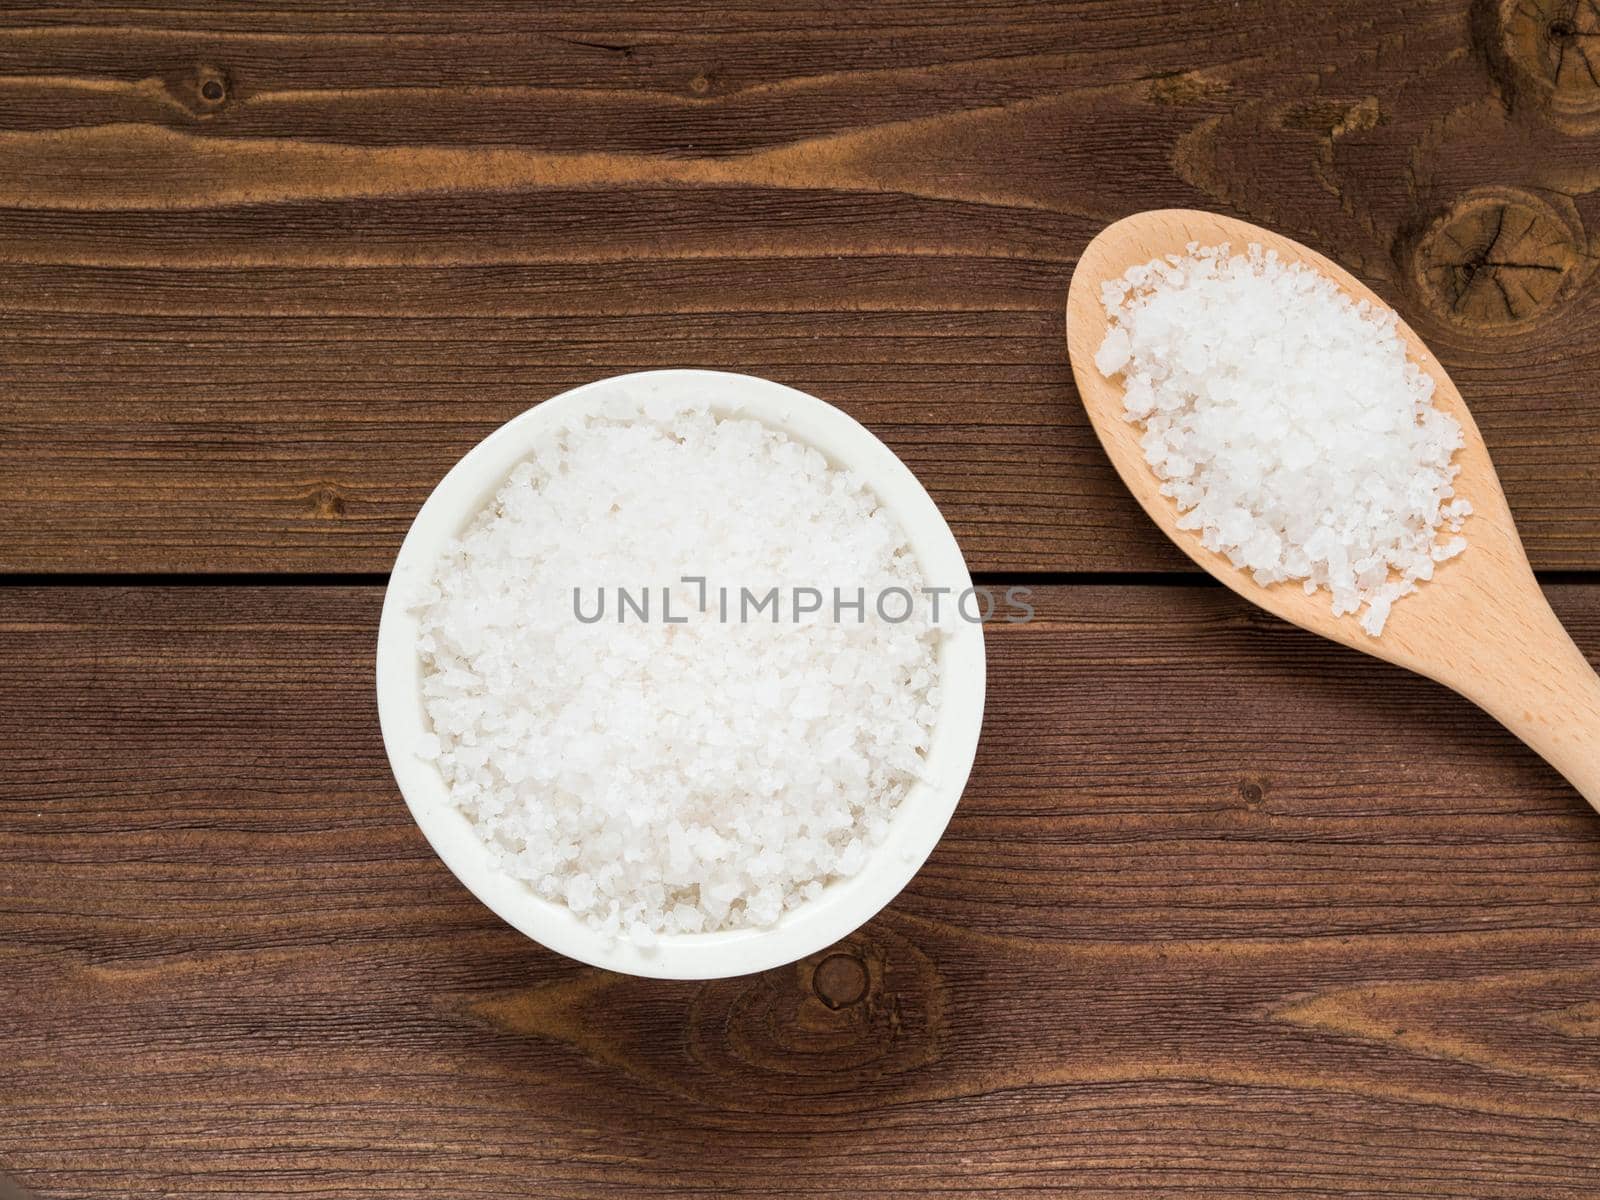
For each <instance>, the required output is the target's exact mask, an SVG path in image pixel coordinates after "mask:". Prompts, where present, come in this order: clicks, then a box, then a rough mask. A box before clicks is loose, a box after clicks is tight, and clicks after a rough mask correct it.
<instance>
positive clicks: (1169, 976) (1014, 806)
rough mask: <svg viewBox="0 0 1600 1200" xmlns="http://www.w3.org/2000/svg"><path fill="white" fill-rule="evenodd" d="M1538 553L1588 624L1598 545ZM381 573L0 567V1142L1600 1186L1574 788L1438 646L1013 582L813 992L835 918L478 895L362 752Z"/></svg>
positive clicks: (216, 1188) (142, 1178)
mask: <svg viewBox="0 0 1600 1200" xmlns="http://www.w3.org/2000/svg"><path fill="white" fill-rule="evenodd" d="M1552 596H1553V601H1554V603H1555V605H1556V607H1557V609H1558V610H1559V611H1560V612H1561V614H1562V616H1563V617H1564V618H1565V619H1566V620H1567V622H1568V623H1569V625H1570V627H1571V628H1572V630H1573V632H1574V634H1575V636H1576V637H1577V639H1578V640H1579V642H1580V643H1581V644H1582V645H1583V646H1584V647H1585V648H1586V649H1587V650H1588V652H1589V653H1590V654H1591V656H1595V657H1600V590H1597V589H1592V588H1582V587H1562V588H1556V589H1553V592H1552ZM379 600H380V594H379V592H378V591H377V590H376V589H362V588H356V587H344V588H330V589H320V588H268V589H259V588H169V589H139V588H108V589H90V588H57V589H52V588H43V589H19V588H12V589H4V590H0V675H3V677H4V678H5V679H6V680H8V681H9V684H8V686H7V687H5V688H4V689H0V1009H3V1011H4V1012H5V1013H6V1017H7V1019H6V1020H5V1021H4V1022H0V1096H3V1097H4V1106H5V1114H6V1116H5V1120H4V1121H3V1122H0V1169H5V1170H9V1171H11V1172H14V1173H15V1174H17V1175H18V1176H19V1177H20V1178H21V1179H22V1180H23V1182H25V1183H27V1184H29V1185H31V1186H33V1187H35V1188H37V1189H39V1190H40V1191H41V1192H43V1193H44V1194H45V1195H47V1196H75V1197H91V1196H108V1197H109V1196H116V1197H146V1196H148V1197H155V1196H177V1195H185V1196H186V1195H200V1194H226V1195H229V1196H238V1197H272V1196H287V1195H296V1194H305V1193H313V1192H314V1193H315V1194H317V1195H320V1196H327V1197H335V1198H352V1200H353V1198H357V1197H369V1196H377V1195H420V1194H426V1193H430V1192H441V1193H447V1194H449V1195H452V1196H463V1197H495V1196H512V1195H516V1196H525V1195H534V1194H537V1195H540V1196H555V1197H592V1196H594V1195H598V1194H624V1195H684V1196H687V1195H697V1196H699V1195H711V1194H717V1193H722V1194H738V1195H752V1196H779V1195H796V1194H803V1195H824V1194H838V1193H843V1192H846V1191H849V1192H853V1193H856V1194H861V1195H870V1196H894V1195H899V1196H911V1195H928V1194H932V1193H939V1194H948V1195H952V1196H976V1195H979V1194H983V1195H996V1194H1002V1193H1003V1194H1007V1195H1016V1196H1034V1195H1037V1196H1044V1195H1059V1194H1063V1193H1068V1194H1072V1195H1075V1196H1082V1197H1090V1198H1097V1200H1099V1198H1104V1200H1110V1198H1112V1197H1123V1196H1127V1195H1141V1196H1144V1195H1149V1196H1157V1195H1159V1196H1164V1197H1193V1198H1194V1200H1209V1198H1211V1197H1217V1196H1243V1195H1252V1196H1283V1197H1287V1196H1290V1195H1293V1196H1295V1197H1296V1198H1297V1200H1321V1198H1327V1200H1334V1198H1338V1200H1354V1198H1356V1197H1362V1198H1366V1197H1380V1196H1381V1197H1401V1196H1407V1197H1451V1198H1455V1200H1463V1198H1468V1197H1473V1198H1478V1197H1481V1198H1483V1200H1520V1198H1527V1200H1589V1198H1591V1197H1592V1196H1593V1195H1594V1179H1595V1178H1596V1172H1597V1171H1600V1150H1597V1146H1600V1140H1597V1139H1600V1049H1597V1047H1600V1043H1597V1042H1596V1037H1595V1034H1596V1029H1597V1025H1596V1022H1597V1019H1600V1012H1597V1009H1596V1004H1595V996H1596V995H1597V994H1600V992H1597V989H1600V933H1597V930H1600V817H1596V815H1595V814H1594V813H1593V812H1592V811H1590V810H1589V809H1588V807H1587V806H1586V805H1585V804H1584V803H1583V802H1582V801H1581V800H1580V799H1579V798H1578V797H1577V796H1576V795H1575V794H1573V793H1572V792H1571V791H1569V790H1568V789H1567V788H1566V787H1565V786H1564V785H1563V784H1562V783H1561V782H1560V780H1559V779H1557V778H1556V777H1555V776H1554V775H1553V774H1552V773H1551V772H1550V771H1549V770H1548V769H1546V768H1545V767H1544V766H1543V765H1542V764H1541V763H1539V762H1538V761H1537V760H1535V759H1534V758H1533V757H1532V756H1531V755H1530V754H1528V753H1527V752H1526V751H1524V750H1522V749H1521V748H1520V747H1519V746H1518V745H1517V744H1515V743H1514V742H1512V741H1511V740H1510V739H1509V738H1508V736H1507V735H1505V734H1504V733H1503V732H1501V731H1500V730H1499V729H1498V728H1497V727H1496V726H1494V725H1493V724H1492V723H1491V722H1490V721H1488V719H1487V718H1485V717H1483V716H1481V715H1480V714H1478V713H1477V712H1476V711H1475V710H1473V709H1471V708H1470V707H1469V706H1467V705H1466V704H1465V703H1463V702H1461V701H1459V700H1458V699H1456V698H1455V697H1453V696H1451V695H1450V694H1448V693H1446V692H1443V691H1442V690H1440V689H1438V688H1435V687H1433V686H1432V685H1430V684H1427V683H1425V682H1424V681H1421V680H1419V679H1416V678H1414V677H1411V676H1407V675H1404V674H1402V673H1400V672H1398V671H1396V670H1394V669H1392V668H1389V667H1387V666H1385V665H1384V664H1381V663H1378V662H1376V661H1374V660H1371V659H1367V658H1364V657H1362V656H1358V655H1355V654H1351V653H1348V652H1345V651H1342V650H1340V649H1338V648H1336V647H1333V646H1331V645H1329V644H1326V643H1323V642H1320V641H1318V640H1316V639H1314V638H1311V637H1310V636H1308V635H1305V634H1303V633H1300V632H1299V631H1297V630H1294V629H1292V628H1288V627H1285V626H1282V625H1280V624H1277V623H1275V622H1272V621H1270V620H1269V619H1267V618H1265V617H1263V616H1261V615H1259V614H1257V613H1256V612H1254V611H1251V610H1248V609H1246V608H1245V607H1243V606H1242V604H1241V603H1240V602H1239V601H1237V600H1236V599H1234V598H1233V597H1231V595H1229V594H1228V593H1226V592H1223V591H1222V590H1220V589H1216V588H1187V587H1170V588H1162V587H1157V588H1127V587H1123V588H1107V587H1089V588H1071V589H1045V590H1041V592H1040V593H1039V594H1038V596H1037V597H1036V600H1037V602H1038V604H1039V619H1038V620H1037V621H1036V622H1035V623H1033V624H1031V625H1027V626H1016V627H1006V626H996V627H994V628H993V629H992V630H991V637H990V663H991V679H990V697H991V699H990V705H989V710H988V715H987V720H986V729H985V740H984V742H983V746H982V749H981V752H980V755H979V760H978V764H977V769H976V772H975V774H974V777H973V781H972V784H971V787H970V788H969V790H968V793H967V795H966V797H965V798H964V800H963V802H962V805H961V808H960V809H959V811H958V813H957V815H956V818H955V820H954V823H953V824H952V826H951V828H950V831H949V833H948V834H947V836H946V838H945V839H944V841H943V842H942V843H941V845H940V847H939V848H938V850H937V851H936V852H935V854H934V856H933V858H932V860H931V861H930V862H929V864H928V866H927V867H926V868H925V869H924V870H923V871H922V872H921V873H920V874H919V875H918V876H917V878H916V879H915V881H914V882H913V883H912V885H911V887H910V888H909V889H908V891H907V892H906V893H905V894H904V895H903V896H902V897H901V898H900V899H899V900H898V901H897V902H896V903H895V904H894V905H893V906H891V908H890V909H889V910H888V911H887V912H886V913H885V914H884V915H883V916H882V917H880V918H879V919H878V920H876V921H874V922H872V923H871V924H870V925H869V926H868V927H867V928H866V929H865V930H864V931H862V932H861V933H860V934H858V935H856V936H855V937H852V938H851V939H848V940H847V941H846V942H845V943H842V944H841V946H840V947H839V948H837V951H836V953H838V954H842V955H844V956H846V957H845V958H844V959H843V960H839V961H836V962H834V963H833V965H832V966H831V967H830V968H829V969H828V970H829V971H831V972H835V973H841V972H842V973H845V974H848V973H850V972H861V971H864V972H865V976H866V980H867V985H866V997H865V998H864V999H863V1000H861V1001H859V1002H857V1003H842V1002H840V993H838V992H830V991H829V989H830V988H831V987H834V985H833V984H831V983H829V982H828V980H829V979H830V978H832V976H830V975H829V974H828V972H824V971H822V969H821V968H822V959H824V958H826V957H828V956H826V955H823V956H817V958H814V959H812V960H810V961H808V962H806V963H802V964H800V965H798V966H796V967H793V968H785V969H782V970H777V971H772V972H767V973H765V974H763V975H758V976H755V977H752V978H748V979H741V980H733V981H728V982H724V983H711V984H704V985H694V984H667V983H655V982H647V981H637V980H629V979H625V978H621V977H617V976H611V975H606V974H604V973H600V972H595V971H591V970H587V969H583V968H579V967H577V966H575V965H573V964H570V963H567V962H564V961H562V960H560V959H558V958H556V957H555V956H553V955H551V954H549V953H546V952H544V951H542V950H540V949H539V948H537V947H536V946H534V945H532V944H530V943H528V942H526V941H525V940H523V939H521V938H520V937H519V936H517V935H515V934H513V933H511V932H510V931H509V930H507V929H505V928H504V927H502V926H501V925H500V924H499V923H498V921H497V920H496V919H495V918H493V917H492V916H491V915H489V914H488V913H487V911H485V910H484V909H482V908H481V907H480V906H478V905H477V903H476V902H475V901H473V900H472V899H471V897H470V896H468V895H467V894H466V892H465V891H464V890H463V889H462V888H460V887H459V886H458V885H457V884H456V883H455V882H454V881H453V880H452V878H451V877H450V876H449V875H448V873H447V872H446V871H445V870H444V868H443V867H442V866H441V865H440V864H439V863H438V862H437V860H435V859H434V858H433V856H432V855H431V853H430V852H429V850H428V849H427V847H426V845H425V844H424V843H423V841H422V839H421V838H420V836H419V835H418V834H417V833H416V831H415V830H414V828H413V827H412V826H411V824H410V823H409V820H408V818H407V816H406V813H405V809H404V807H403V805H402V803H401V802H400V800H399V798H398V796H397V795H396V794H395V792H394V789H393V786H392V784H391V782H390V779H389V775H388V771H387V768H386V765H385V762H384V759H383V754H382V749H381V745H380V741H379V737H378V732H377V727H376V716H375V712H374V706H373V698H372V697H373V682H372V673H371V666H370V659H371V654H372V646H373V640H374V631H375V624H376V620H377V615H378V606H379ZM857 979H858V980H859V976H857ZM846 982H848V980H847V981H846ZM819 987H820V988H821V989H822V994H827V995H829V996H830V998H831V999H833V1000H834V1001H835V1002H836V1003H839V1007H830V1006H829V1005H828V1004H826V1003H824V1002H823V1000H822V999H821V998H820V995H819V992H818V988H819Z"/></svg>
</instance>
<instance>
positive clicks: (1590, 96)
mask: <svg viewBox="0 0 1600 1200" xmlns="http://www.w3.org/2000/svg"><path fill="white" fill-rule="evenodd" d="M1499 41H1500V44H1499V46H1498V49H1499V51H1500V53H1501V54H1503V55H1504V59H1505V61H1504V64H1503V65H1504V67H1505V68H1506V70H1507V71H1508V72H1509V78H1508V79H1507V80H1506V82H1508V83H1509V84H1511V87H1512V92H1513V95H1514V96H1516V97H1517V98H1518V99H1519V100H1520V99H1527V100H1529V101H1531V102H1532V103H1534V104H1536V105H1537V106H1538V107H1539V108H1540V109H1542V110H1543V111H1544V113H1545V115H1546V116H1547V117H1549V118H1550V119H1551V120H1552V121H1553V122H1554V123H1555V124H1557V125H1559V126H1561V127H1562V128H1563V129H1566V130H1568V131H1569V132H1573V133H1581V132H1586V131H1590V130H1594V129H1596V128H1600V7H1597V6H1596V5H1595V4H1592V3H1588V2H1587V0H1500V4H1499Z"/></svg>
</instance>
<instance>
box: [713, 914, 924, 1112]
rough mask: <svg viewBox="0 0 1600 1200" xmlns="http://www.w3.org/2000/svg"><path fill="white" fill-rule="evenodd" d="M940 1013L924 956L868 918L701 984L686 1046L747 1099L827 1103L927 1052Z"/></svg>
mask: <svg viewBox="0 0 1600 1200" xmlns="http://www.w3.org/2000/svg"><path fill="white" fill-rule="evenodd" d="M944 1020H945V1017H944V988H943V985H942V983H941V981H940V978H939V974H938V971H937V969H936V967H935V966H934V964H933V962H932V960H931V959H930V958H929V957H928V956H927V955H926V954H925V953H923V951H922V950H921V949H920V948H918V947H917V946H916V945H915V944H913V943H912V942H911V941H910V940H908V939H906V938H904V937H901V936H899V935H897V934H895V933H894V932H893V931H891V930H888V929H886V928H882V927H879V926H876V925H875V926H873V927H871V928H869V929H866V930H861V931H858V932H857V933H855V934H853V935H851V937H850V938H848V939H847V940H846V941H844V942H841V943H839V944H838V945H836V946H833V947H830V948H829V949H827V950H824V951H822V952H821V953H820V954H814V955H812V956H811V957H809V958H806V959H802V960H801V961H800V962H797V963H794V964H793V965H792V966H788V967H780V968H778V969H777V970H773V971H767V972H764V973H763V974H760V975H756V976H750V977H745V978H741V979H733V980H725V981H714V982H712V983H709V984H707V985H706V986H705V988H704V989H703V990H702V991H701V993H700V994H699V995H698V996H697V997H696V1001H695V1019H694V1021H693V1022H692V1023H691V1026H690V1037H689V1044H688V1047H689V1052H690V1054H691V1056H692V1057H693V1059H694V1060H695V1062H696V1064H697V1066H698V1068H699V1069H700V1070H701V1071H703V1072H704V1073H705V1074H706V1076H707V1077H708V1078H711V1079H716V1080H719V1081H721V1086H722V1087H724V1088H725V1089H726V1090H729V1091H737V1092H738V1093H739V1094H740V1095H741V1096H743V1097H744V1099H745V1102H746V1103H751V1102H753V1101H754V1099H755V1094H756V1093H759V1094H764V1095H770V1097H771V1099H772V1102H773V1103H774V1104H777V1105H780V1106H781V1107H782V1108H783V1109H784V1111H791V1112H792V1111H830V1110H831V1109H832V1108H833V1107H835V1106H836V1105H837V1104H838V1102H839V1099H840V1097H842V1096H847V1095H854V1094H856V1093H858V1092H859V1089H860V1088H861V1087H862V1086H864V1085H866V1084H868V1083H870V1082H872V1081H875V1080H877V1081H884V1080H887V1079H890V1078H903V1077H905V1076H907V1075H908V1074H914V1073H915V1072H916V1071H917V1070H918V1069H919V1068H921V1067H923V1066H925V1065H926V1064H927V1063H929V1062H931V1061H933V1060H935V1059H936V1058H937V1057H938V1053H939V1046H940V1044H941V1042H942V1040H943V1031H944Z"/></svg>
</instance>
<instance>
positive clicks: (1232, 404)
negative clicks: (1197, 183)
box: [1095, 244, 1472, 637]
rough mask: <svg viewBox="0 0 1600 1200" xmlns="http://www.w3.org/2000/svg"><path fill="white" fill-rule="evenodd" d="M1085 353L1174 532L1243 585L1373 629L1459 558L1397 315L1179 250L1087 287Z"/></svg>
mask: <svg viewBox="0 0 1600 1200" xmlns="http://www.w3.org/2000/svg"><path fill="white" fill-rule="evenodd" d="M1101 300H1102V302H1103V304H1104V305H1105V310H1106V314H1107V316H1108V317H1109V319H1110V325H1109V328H1108V330H1107V332H1106V335H1105V338H1104V340H1103V341H1102V343H1101V345H1100V348H1099V351H1098V353H1097V354H1096V355H1095V366H1096V367H1097V368H1098V369H1099V370H1100V372H1101V374H1103V375H1105V376H1107V377H1108V378H1117V377H1119V376H1120V377H1121V379H1122V382H1123V389H1124V405H1125V413H1124V415H1125V417H1126V419H1127V420H1129V421H1132V422H1136V423H1138V424H1139V425H1140V426H1141V427H1142V429H1143V437H1142V438H1141V440H1140V448H1141V449H1142V450H1143V452H1144V457H1145V461H1146V462H1148V463H1149V464H1150V466H1151V468H1152V469H1153V470H1154V471H1155V473H1156V475H1157V477H1158V478H1160V479H1161V480H1162V484H1161V491H1162V493H1163V494H1164V495H1167V496H1170V497H1172V499H1173V500H1174V501H1176V503H1177V506H1178V510H1179V513H1180V516H1179V518H1178V526H1179V528H1181V529H1188V530H1194V531H1196V532H1197V533H1198V534H1199V535H1200V540H1201V543H1202V544H1203V545H1205V546H1206V547H1207V548H1208V549H1210V550H1214V551H1218V552H1220V553H1222V554H1225V555H1226V556H1227V557H1228V559H1229V561H1231V562H1232V563H1233V565H1234V566H1236V567H1242V568H1244V569H1246V570H1248V571H1250V573H1251V574H1252V575H1253V576H1254V578H1255V580H1256V582H1258V583H1261V584H1273V583H1279V582H1283V581H1285V580H1299V581H1302V582H1303V585H1304V587H1305V590H1306V593H1307V594H1308V595H1311V594H1314V593H1315V592H1316V591H1317V590H1318V589H1319V588H1325V589H1327V590H1328V591H1329V592H1330V593H1332V606H1333V613H1334V615H1335V616H1340V615H1343V614H1346V613H1354V612H1358V611H1360V610H1361V609H1363V608H1365V612H1363V613H1362V615H1361V618H1360V624H1361V628H1362V629H1363V630H1365V631H1366V632H1367V633H1368V634H1369V635H1371V636H1373V637H1377V636H1379V635H1381V634H1382V632H1383V627H1384V624H1385V622H1386V621H1387V620H1388V616H1389V611H1390V609H1391V608H1392V606H1393V605H1394V603H1395V601H1396V600H1398V599H1400V598H1401V597H1402V596H1406V595H1409V594H1410V593H1412V592H1414V591H1416V589H1417V585H1418V583H1420V582H1422V581H1425V580H1427V579H1430V578H1432V576H1433V570H1434V566H1435V564H1437V563H1440V562H1443V561H1445V560H1446V559H1449V558H1453V557H1454V556H1456V555H1457V554H1460V553H1461V552H1462V551H1463V550H1465V549H1466V546H1467V543H1466V539H1465V538H1463V537H1460V536H1459V531H1460V529H1461V525H1462V522H1463V521H1464V520H1465V518H1466V517H1467V516H1468V514H1470V513H1471V511H1472V506H1471V504H1470V503H1469V502H1468V501H1467V500H1465V499H1463V498H1458V497H1456V496H1455V488H1454V485H1453V481H1454V479H1455V477H1456V475H1457V473H1458V472H1459V471H1460V468H1459V467H1457V466H1455V465H1453V464H1452V463H1451V457H1452V456H1453V455H1454V453H1455V451H1456V450H1457V449H1458V448H1459V447H1460V446H1461V444H1462V435H1461V426H1460V424H1459V423H1458V422H1457V421H1456V420H1455V418H1454V417H1452V416H1450V415H1449V414H1448V413H1445V412H1442V411H1440V410H1439V409H1437V408H1435V407H1434V406H1433V403H1432V399H1433V387H1434V384H1433V378H1432V376H1430V375H1429V374H1428V373H1427V372H1426V371H1424V370H1423V369H1422V368H1421V366H1420V365H1419V364H1418V363H1416V362H1413V361H1411V360H1410V359H1409V358H1408V357H1407V355H1406V346H1405V342H1404V340H1403V339H1402V338H1401V336H1400V333H1399V330H1398V327H1397V319H1396V317H1395V315H1394V313H1392V312H1390V311H1389V310H1387V309H1384V308H1379V307H1376V306H1374V305H1372V304H1369V303H1368V302H1367V301H1365V300H1362V301H1356V300H1352V299H1351V298H1350V297H1349V296H1347V295H1346V294H1345V293H1344V292H1342V291H1340V289H1339V288H1338V286H1337V285H1336V284H1335V283H1334V282H1333V281H1332V280H1331V279H1329V278H1328V277H1327V276H1326V275H1324V274H1323V273H1322V272H1320V271H1317V270H1315V269H1313V268H1310V267H1306V266H1304V265H1301V264H1299V263H1286V262H1283V261H1281V260H1280V259H1279V257H1278V255H1277V253H1276V252H1275V251H1267V252H1263V250H1262V249H1261V247H1260V246H1254V245H1252V246H1250V247H1249V248H1248V252H1247V253H1245V254H1230V252H1229V247H1228V246H1226V245H1221V246H1212V247H1202V246H1200V245H1198V244H1190V245H1189V246H1188V247H1187V252H1186V254H1184V255H1170V256H1168V257H1166V258H1163V259H1156V260H1155V261H1152V262H1150V263H1147V264H1145V265H1143V266H1137V267H1134V268H1132V269H1131V270H1129V271H1128V272H1127V273H1126V274H1125V275H1123V276H1122V277H1121V278H1120V279H1116V280H1111V281H1109V282H1107V283H1105V284H1103V285H1102V289H1101Z"/></svg>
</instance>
